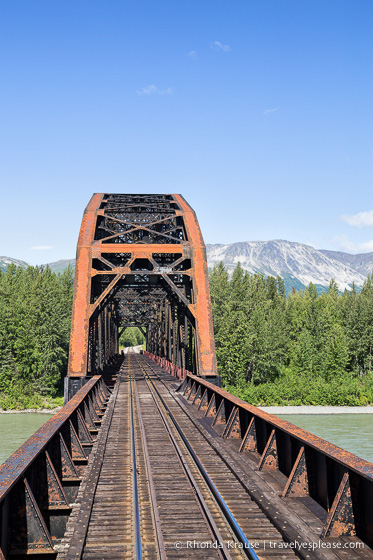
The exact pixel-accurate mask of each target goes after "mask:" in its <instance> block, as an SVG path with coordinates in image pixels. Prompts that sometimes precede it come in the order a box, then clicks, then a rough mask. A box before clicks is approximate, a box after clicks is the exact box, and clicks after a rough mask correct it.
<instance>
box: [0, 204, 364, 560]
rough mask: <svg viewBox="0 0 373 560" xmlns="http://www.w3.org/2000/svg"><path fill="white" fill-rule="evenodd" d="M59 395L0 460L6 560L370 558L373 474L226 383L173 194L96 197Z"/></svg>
mask: <svg viewBox="0 0 373 560" xmlns="http://www.w3.org/2000/svg"><path fill="white" fill-rule="evenodd" d="M130 326H136V327H138V328H139V329H140V330H141V331H142V332H143V334H144V336H145V339H146V351H144V352H142V353H138V352H137V351H135V350H133V349H130V350H128V351H126V352H119V347H118V340H119V337H120V335H121V333H122V332H123V331H124V330H125V329H126V328H127V327H130ZM65 400H66V404H65V406H64V407H63V408H62V409H61V410H60V411H59V412H57V413H56V414H55V415H54V416H53V418H51V419H50V420H49V421H48V422H46V423H45V424H44V425H43V426H42V427H41V428H40V429H39V430H38V431H37V432H36V433H35V434H34V435H33V436H32V437H31V438H30V439H29V440H28V441H27V442H25V443H24V444H23V445H22V446H21V447H20V449H18V450H17V451H16V452H15V453H14V454H13V455H12V456H11V457H10V458H9V459H8V460H7V461H5V463H3V464H2V465H1V466H0V560H10V559H14V560H26V558H30V557H32V558H35V559H38V560H39V559H41V560H43V559H47V558H48V559H53V558H55V559H58V560H73V559H74V560H78V559H86V560H88V559H91V560H114V559H123V558H128V559H142V558H144V559H145V558H147V559H150V560H156V559H160V560H165V559H194V558H201V559H215V558H217V559H227V560H233V559H236V558H237V559H242V558H251V559H257V558H260V559H268V560H269V559H273V558H279V559H288V558H289V559H290V558H295V557H299V558H304V559H311V560H313V559H319V558H321V559H323V560H344V559H350V558H352V559H368V558H370V559H373V551H372V547H373V465H372V464H371V463H368V462H367V461H364V460H362V459H359V458H358V457H356V456H354V455H352V454H351V453H348V452H346V451H344V450H343V449H340V448H338V447H336V446H334V445H332V444H330V443H328V442H327V441H325V440H322V439H320V438H318V437H316V436H314V435H312V434H310V433H309V432H306V431H304V430H302V429H300V428H297V427H295V426H294V425H292V424H290V423H288V422H286V421H284V420H281V419H279V418H277V417H276V416H273V415H270V414H267V413H265V412H263V411H261V410H260V409H258V408H256V407H254V406H251V405H249V404H247V403H245V402H244V401H242V400H240V399H238V398H236V397H234V396H232V395H231V394H229V393H228V392H227V391H225V390H224V389H222V388H221V387H220V378H219V376H218V375H217V369H216V358H215V351H214V337H213V328H212V316H211V305H210V296H209V285H208V271H207V263H206V253H205V247H204V243H203V238H202V235H201V232H200V229H199V226H198V222H197V218H196V216H195V213H194V212H193V210H192V209H191V208H190V206H189V205H188V204H187V202H186V201H185V200H184V199H183V197H182V196H180V195H140V194H132V195H131V194H95V195H94V196H93V197H92V199H91V201H90V202H89V204H88V206H87V208H86V211H85V213H84V216H83V221H82V227H81V231H80V235H79V240H78V248H77V261H76V274H75V291H74V302H73V314H72V328H71V344H70V357H69V366H68V376H67V378H66V383H65Z"/></svg>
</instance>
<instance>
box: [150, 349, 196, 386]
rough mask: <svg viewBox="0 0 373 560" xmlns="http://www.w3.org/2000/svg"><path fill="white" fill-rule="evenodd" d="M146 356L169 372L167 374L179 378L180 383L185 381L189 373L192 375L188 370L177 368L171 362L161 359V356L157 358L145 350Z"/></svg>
mask: <svg viewBox="0 0 373 560" xmlns="http://www.w3.org/2000/svg"><path fill="white" fill-rule="evenodd" d="M144 355H145V356H147V357H148V358H150V359H151V360H153V362H155V363H156V364H158V365H159V366H161V368H162V369H164V370H165V371H167V373H169V374H170V375H173V376H174V377H177V378H178V379H179V380H180V381H184V379H185V378H186V376H187V374H188V373H189V374H191V372H190V371H188V370H187V369H183V368H181V367H179V366H176V365H175V364H172V363H171V362H169V361H168V360H166V359H165V358H161V357H160V356H156V355H155V354H152V353H151V352H147V351H146V350H145V351H144Z"/></svg>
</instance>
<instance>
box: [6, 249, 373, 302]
mask: <svg viewBox="0 0 373 560" xmlns="http://www.w3.org/2000/svg"><path fill="white" fill-rule="evenodd" d="M206 250H207V262H208V266H209V268H212V267H213V266H214V265H215V264H218V263H219V262H220V261H223V263H224V265H225V266H226V268H227V269H228V270H229V271H233V270H234V269H235V268H236V266H237V263H238V262H240V263H241V266H242V268H244V269H245V270H247V271H248V272H250V273H251V274H255V273H256V272H261V273H262V274H265V275H266V276H269V275H271V276H277V275H279V276H281V277H282V278H283V279H284V280H285V284H286V288H287V291H289V290H291V288H292V287H293V286H294V288H295V289H296V290H298V289H302V288H304V287H305V286H307V285H308V284H309V283H310V282H312V283H313V284H315V285H316V286H318V287H319V289H321V290H322V289H323V288H327V287H328V285H329V282H330V280H331V279H332V278H333V279H334V280H335V281H336V282H337V284H338V286H339V289H340V290H344V289H345V288H347V289H350V288H351V286H352V283H353V282H354V283H355V285H356V287H361V286H362V285H363V283H364V280H365V278H366V277H367V275H368V274H371V273H372V272H373V253H365V254H362V255H351V254H349V253H343V252H339V251H326V250H317V249H314V248H313V247H311V246H310V245H305V244H303V243H295V242H292V241H284V240H282V239H276V240H274V241H244V242H240V243H231V244H229V245H221V244H218V245H206ZM10 263H14V264H16V265H17V266H22V268H27V266H28V264H27V263H26V262H24V261H21V260H17V259H13V258H10V257H0V268H1V269H3V270H4V269H5V267H6V265H8V264H10ZM68 265H72V266H73V267H74V266H75V259H66V260H61V261H56V262H54V263H49V267H50V268H51V270H52V271H54V272H63V270H64V269H65V268H66V267H67V266H68ZM45 266H46V265H45Z"/></svg>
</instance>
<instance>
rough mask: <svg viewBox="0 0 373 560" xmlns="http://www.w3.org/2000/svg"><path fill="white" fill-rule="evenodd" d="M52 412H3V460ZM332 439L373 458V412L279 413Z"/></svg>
mask: <svg viewBox="0 0 373 560" xmlns="http://www.w3.org/2000/svg"><path fill="white" fill-rule="evenodd" d="M51 416H52V415H51V414H40V413H37V412H36V413H27V414H0V463H2V462H3V461H5V459H7V458H8V457H9V456H10V455H11V454H12V453H13V452H14V451H15V450H16V449H18V447H20V446H21V445H22V443H23V442H24V441H26V439H27V438H29V437H30V436H31V435H32V434H33V433H34V432H35V431H36V430H37V429H38V428H40V426H41V425H42V424H44V422H46V421H47V420H48V419H49V418H50V417H51ZM278 416H279V417H280V418H284V419H285V420H288V422H291V423H292V424H295V425H296V426H300V427H301V428H304V429H305V430H308V431H310V432H312V433H314V434H316V435H318V436H320V437H322V438H324V439H326V440H328V441H330V442H331V443H334V444H335V445H338V446H339V447H342V448H343V449H347V450H348V451H351V453H354V454H355V455H358V456H359V457H362V458H363V459H366V460H367V461H371V462H373V415H372V414H279V415H278Z"/></svg>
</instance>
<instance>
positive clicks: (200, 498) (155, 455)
mask: <svg viewBox="0 0 373 560" xmlns="http://www.w3.org/2000/svg"><path fill="white" fill-rule="evenodd" d="M178 385H179V383H178V382H177V381H176V380H175V378H174V377H172V376H170V375H169V374H167V373H166V372H165V371H164V370H162V368H160V367H159V366H158V365H156V364H154V363H153V362H151V361H150V360H149V359H148V358H147V357H145V356H142V355H141V356H140V355H134V354H132V355H131V354H130V355H128V357H127V356H126V358H125V360H124V362H123V365H122V367H121V370H120V372H119V377H118V382H117V384H116V386H115V390H114V392H113V394H112V396H111V398H110V401H109V404H108V409H107V411H106V414H105V417H104V422H103V426H102V428H101V431H100V434H99V437H98V439H97V440H96V442H95V444H94V448H93V450H92V454H91V457H92V459H90V461H89V464H88V467H87V470H86V473H85V476H84V480H83V482H82V484H81V487H80V490H79V494H78V497H77V499H76V503H75V505H74V508H73V512H72V514H71V516H70V519H69V521H68V525H67V531H66V533H65V538H64V539H63V541H62V543H61V545H60V546H59V554H58V556H57V558H58V560H72V559H77V558H82V559H87V560H88V559H90V560H103V559H105V560H111V559H113V560H114V559H119V558H131V559H132V558H138V557H139V554H138V553H139V550H138V548H139V547H140V549H141V557H142V558H149V559H152V560H153V559H154V560H155V559H156V558H160V559H166V558H167V559H175V560H176V559H185V560H187V559H189V558H190V559H194V558H198V559H199V558H200V559H202V560H204V559H206V560H208V559H214V558H227V559H230V560H234V559H236V558H246V557H247V555H246V552H245V549H242V543H240V542H239V540H238V538H237V536H236V535H235V534H234V531H233V530H232V528H231V526H230V525H229V523H228V521H227V518H226V517H225V516H224V515H223V513H222V511H221V508H220V507H219V505H218V503H217V500H216V497H214V496H213V495H212V493H211V491H210V489H209V487H208V484H207V483H206V480H205V479H204V477H203V474H201V471H200V470H199V469H198V468H197V466H196V464H195V462H194V461H193V458H192V457H191V455H190V453H189V451H188V444H186V443H185V442H184V441H183V439H182V438H181V436H180V433H179V431H180V430H181V431H182V432H183V433H184V434H186V435H187V440H188V443H189V445H190V446H191V447H192V449H193V450H194V452H195V454H196V455H197V456H198V458H199V460H200V462H201V463H202V465H203V467H204V468H205V469H206V471H207V472H208V475H209V477H210V478H211V480H212V482H213V483H214V485H215V486H216V488H217V490H218V492H219V494H220V495H221V497H222V498H223V500H224V502H225V504H226V505H227V507H228V508H229V510H230V512H231V514H232V515H233V517H234V519H235V521H236V523H237V525H238V526H239V527H240V529H241V530H242V532H243V533H244V535H245V537H246V538H247V539H248V541H249V542H250V543H251V544H252V545H253V546H254V554H255V553H256V554H257V555H258V557H259V558H260V559H263V560H265V559H268V560H269V559H271V558H279V559H284V560H285V559H290V558H295V556H296V555H295V552H294V550H293V548H291V547H290V546H289V543H290V542H291V543H295V542H297V543H299V544H301V543H304V545H303V546H305V548H303V549H302V550H298V551H297V555H298V556H300V557H302V558H307V559H311V560H312V559H316V558H322V559H324V560H343V559H345V558H352V559H354V558H356V559H362V558H365V559H367V558H373V554H372V552H371V550H370V549H368V548H367V547H365V548H363V549H351V548H346V547H347V546H348V547H349V546H351V543H354V542H356V541H357V539H356V538H355V537H346V538H333V539H324V540H323V541H322V542H323V543H324V544H323V545H322V544H321V541H320V540H319V535H320V532H321V529H322V525H323V522H324V521H325V519H324V518H325V513H324V511H323V510H321V508H319V506H317V504H315V503H313V501H312V500H311V499H310V498H305V499H302V500H299V499H294V498H285V499H284V498H280V496H279V495H280V494H281V491H282V489H283V486H284V484H285V480H282V478H281V475H280V474H279V473H275V474H274V473H269V472H268V471H261V472H259V471H257V466H258V458H257V456H256V454H255V453H249V452H245V453H244V454H242V453H239V452H238V447H239V443H238V442H237V441H236V440H226V439H222V438H221V435H222V430H223V428H222V427H221V426H212V425H211V424H212V420H211V418H206V417H203V416H202V413H201V412H199V411H198V409H197V408H196V407H193V406H192V405H191V404H190V403H189V402H188V400H187V399H186V398H185V397H183V396H182V394H181V393H180V392H179V393H178V392H176V389H177V387H178ZM171 416H173V417H174V419H175V420H176V422H177V424H178V426H179V431H178V430H177V428H176V427H175V424H174V423H173V422H172V421H171ZM131 425H133V434H134V439H133V441H132V439H131ZM134 457H135V459H136V464H135V466H134V462H133V459H134ZM134 470H135V471H136V475H137V481H136V483H134V476H133V474H134ZM136 492H137V493H138V499H137V503H138V512H137V513H136V507H135V505H136V495H135V494H136ZM136 518H138V523H136ZM213 543H215V547H216V543H218V544H220V545H221V546H223V548H214V546H213ZM223 543H224V544H223ZM307 543H309V546H310V547H312V546H314V545H313V543H320V546H319V547H318V548H316V549H314V550H312V549H308V548H306V545H307ZM328 543H329V545H330V548H322V546H324V547H326V546H328ZM333 543H338V545H337V546H338V547H339V548H337V549H336V548H333ZM352 546H353V545H352ZM249 552H250V551H249ZM254 557H255V556H254Z"/></svg>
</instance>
